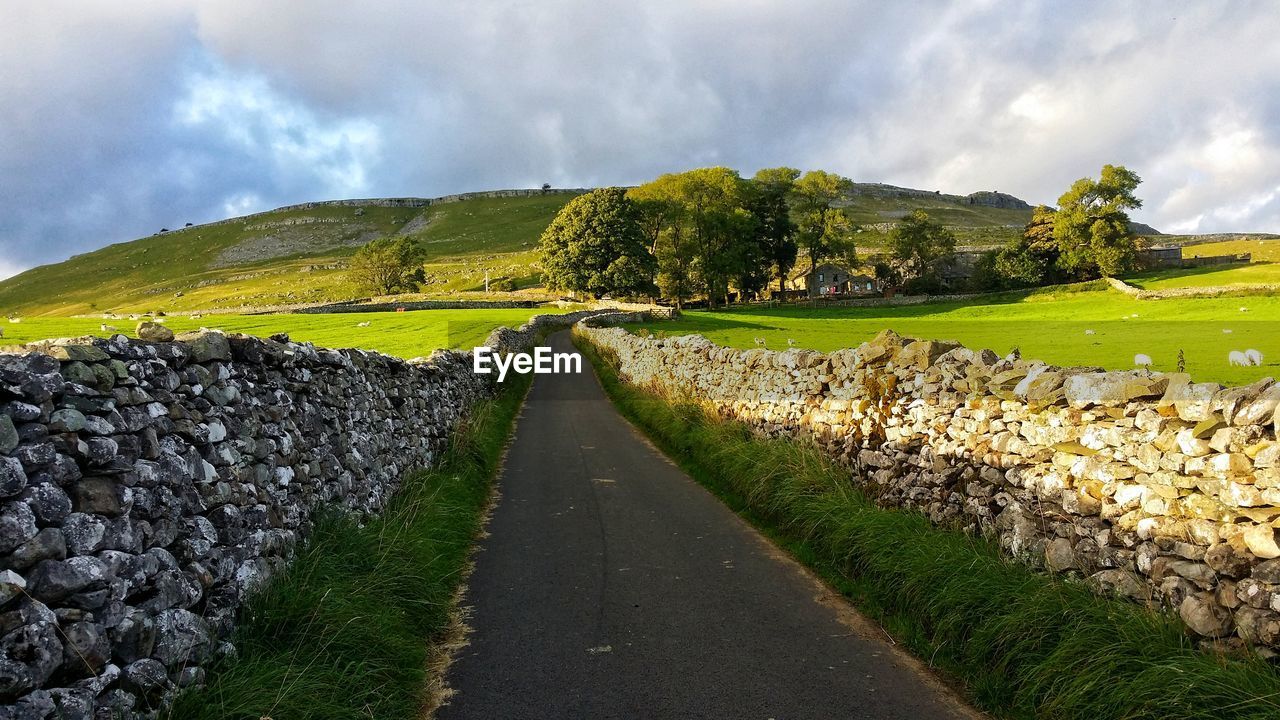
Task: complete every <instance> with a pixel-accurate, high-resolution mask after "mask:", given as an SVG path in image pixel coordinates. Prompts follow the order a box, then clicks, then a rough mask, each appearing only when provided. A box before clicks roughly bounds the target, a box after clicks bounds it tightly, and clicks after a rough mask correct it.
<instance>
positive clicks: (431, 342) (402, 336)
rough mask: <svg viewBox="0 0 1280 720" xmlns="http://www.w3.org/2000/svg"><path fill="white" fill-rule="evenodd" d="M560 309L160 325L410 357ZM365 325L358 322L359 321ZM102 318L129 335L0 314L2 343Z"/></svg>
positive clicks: (215, 318)
mask: <svg viewBox="0 0 1280 720" xmlns="http://www.w3.org/2000/svg"><path fill="white" fill-rule="evenodd" d="M561 312H564V310H561V309H559V308H556V307H554V306H550V307H540V308H532V309H524V308H498V309H483V310H415V311H412V312H403V313H397V312H381V313H333V314H316V315H303V314H296V315H295V314H286V315H207V316H204V317H202V318H199V319H195V318H191V317H185V316H172V317H168V318H165V325H166V326H167V327H169V328H171V329H172V330H173V331H174V332H182V331H184V330H196V329H198V328H201V327H207V328H216V329H220V330H224V331H226V332H239V333H247V334H249V335H258V336H263V337H265V336H267V335H273V334H275V333H281V332H283V333H288V334H289V337H290V339H292V340H296V341H299V342H313V343H315V344H316V345H319V346H321V347H331V348H349V347H354V348H360V349H363V350H377V351H379V352H383V353H386V354H388V355H395V356H397V357H402V358H413V357H419V356H425V355H430V354H431V352H432V351H433V350H436V349H439V348H464V349H470V348H472V347H475V346H476V345H479V344H480V343H482V342H484V339H485V338H486V337H488V336H489V333H490V332H491V331H492V330H493V329H494V328H496V327H500V326H503V325H506V326H509V327H518V326H520V325H522V324H524V323H525V322H526V321H528V320H529V318H531V317H533V316H534V315H550V314H558V313H561ZM365 322H367V323H369V326H368V327H358V325H359V324H360V323H365ZM103 323H107V324H109V325H114V326H116V327H118V328H119V329H120V332H123V333H124V334H126V335H129V336H130V337H132V336H133V334H134V328H135V327H136V325H137V322H135V321H128V320H90V319H87V318H49V317H30V318H23V320H22V322H20V323H8V322H5V321H4V320H3V319H0V329H3V330H4V339H3V340H0V346H3V345H5V344H20V343H25V342H31V341H33V340H44V339H47V338H60V337H79V336H82V335H99V336H109V335H112V334H114V333H113V332H110V331H108V332H102V331H101V330H100V327H101V325H102V324H103Z"/></svg>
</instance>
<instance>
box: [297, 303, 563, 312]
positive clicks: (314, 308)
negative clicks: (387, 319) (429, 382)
mask: <svg viewBox="0 0 1280 720" xmlns="http://www.w3.org/2000/svg"><path fill="white" fill-rule="evenodd" d="M541 304H543V303H542V301H539V300H406V301H405V302H381V303H372V302H363V301H352V302H341V303H329V304H327V305H308V306H305V307H295V308H293V309H292V310H290V312H293V313H298V314H303V315H325V314H329V313H367V312H394V311H396V310H399V309H400V308H404V309H405V310H486V309H494V308H529V309H532V308H535V307H537V306H539V305H541Z"/></svg>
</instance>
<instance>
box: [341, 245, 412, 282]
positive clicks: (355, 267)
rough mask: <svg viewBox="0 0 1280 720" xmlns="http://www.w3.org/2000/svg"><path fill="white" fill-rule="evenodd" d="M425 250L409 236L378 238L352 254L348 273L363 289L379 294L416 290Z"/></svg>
mask: <svg viewBox="0 0 1280 720" xmlns="http://www.w3.org/2000/svg"><path fill="white" fill-rule="evenodd" d="M422 257H423V256H422V252H421V250H420V249H419V248H418V246H417V245H416V244H415V243H414V242H413V241H412V240H410V239H409V238H407V237H399V238H379V239H377V240H374V241H373V242H371V243H369V244H367V245H365V246H364V247H362V248H360V249H359V250H357V251H356V252H355V254H354V255H352V256H351V264H350V266H349V270H348V272H349V273H350V276H351V279H352V280H353V281H354V282H355V283H356V285H358V286H359V287H360V288H361V289H363V290H366V291H368V292H371V293H374V294H376V295H391V294H393V293H397V292H406V291H411V290H415V289H417V288H416V282H418V281H420V280H425V276H424V275H422Z"/></svg>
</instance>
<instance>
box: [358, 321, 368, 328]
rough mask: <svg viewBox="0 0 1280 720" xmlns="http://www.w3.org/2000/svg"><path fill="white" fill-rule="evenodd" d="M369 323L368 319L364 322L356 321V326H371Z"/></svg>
mask: <svg viewBox="0 0 1280 720" xmlns="http://www.w3.org/2000/svg"><path fill="white" fill-rule="evenodd" d="M369 325H370V323H369V321H368V320H365V321H364V322H359V323H356V327H369Z"/></svg>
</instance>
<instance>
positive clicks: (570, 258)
mask: <svg viewBox="0 0 1280 720" xmlns="http://www.w3.org/2000/svg"><path fill="white" fill-rule="evenodd" d="M540 248H541V251H542V267H543V279H544V280H545V281H546V283H547V285H548V286H549V287H553V288H558V289H562V290H572V291H575V292H584V293H589V294H590V295H592V296H594V297H601V296H603V295H606V294H609V293H615V294H622V295H633V294H639V293H644V292H648V290H649V288H650V287H651V284H652V280H653V274H654V271H655V270H656V262H655V260H654V257H653V255H652V254H651V253H650V252H649V246H648V244H647V242H646V238H645V235H644V231H643V228H642V227H641V216H640V212H639V210H638V209H637V208H636V206H635V203H633V202H632V201H631V200H629V199H628V198H627V194H626V191H625V190H623V189H622V188H616V187H611V188H600V189H598V190H592V191H591V192H589V193H586V194H583V195H579V196H578V197H575V198H574V199H572V200H570V201H569V202H568V203H567V204H566V205H565V206H564V207H563V208H561V209H560V212H559V213H557V214H556V217H555V219H553V220H552V221H551V224H550V225H548V226H547V229H546V230H544V231H543V233H542V239H541V241H540Z"/></svg>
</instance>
